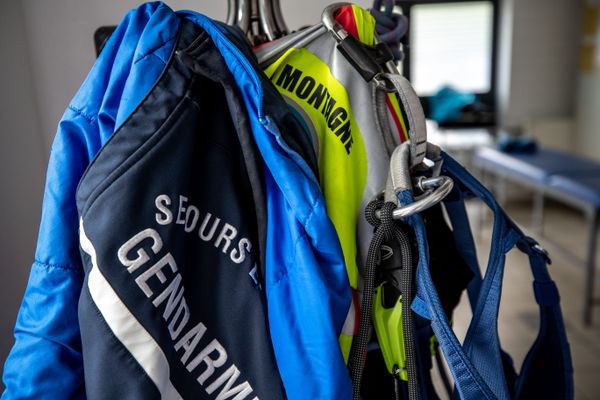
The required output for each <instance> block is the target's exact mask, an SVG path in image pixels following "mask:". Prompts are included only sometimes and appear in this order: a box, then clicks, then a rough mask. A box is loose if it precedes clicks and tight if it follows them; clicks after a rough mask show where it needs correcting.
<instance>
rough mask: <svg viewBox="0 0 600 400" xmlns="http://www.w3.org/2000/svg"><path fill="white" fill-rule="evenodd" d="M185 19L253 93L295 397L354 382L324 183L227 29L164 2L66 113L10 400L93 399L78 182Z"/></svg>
mask: <svg viewBox="0 0 600 400" xmlns="http://www.w3.org/2000/svg"><path fill="white" fill-rule="evenodd" d="M180 17H184V18H187V19H188V20H191V21H192V22H194V23H196V24H198V25H200V26H202V27H203V28H204V29H205V30H206V32H207V33H208V34H209V35H210V36H211V38H212V40H213V42H214V43H215V45H216V47H217V48H218V49H219V51H220V52H221V54H222V56H223V58H224V60H225V62H226V64H227V66H228V67H229V69H230V71H231V72H232V74H233V76H234V77H235V80H236V83H237V86H238V88H239V89H240V91H241V92H242V95H243V98H244V101H245V105H246V109H247V112H248V115H249V118H250V124H251V127H252V131H253V135H254V140H255V142H256V144H257V147H258V149H259V152H260V153H261V155H262V158H263V161H264V164H265V182H266V189H267V190H266V200H267V218H268V228H267V242H266V267H265V268H266V272H265V274H266V276H265V289H266V294H267V303H268V317H269V324H270V330H271V336H272V341H273V348H274V350H275V356H276V360H277V364H278V367H279V370H280V374H281V377H282V380H283V382H284V386H285V389H286V392H287V395H288V397H289V398H303V399H306V398H311V399H344V398H349V397H350V396H351V384H350V379H349V376H348V372H347V369H346V367H345V365H344V361H343V358H342V354H341V352H340V350H339V346H338V342H337V338H338V335H339V333H340V331H341V328H342V325H343V322H344V318H345V316H346V313H347V309H348V307H349V304H350V287H349V284H348V280H347V276H346V272H345V267H344V261H343V254H342V251H341V248H340V244H339V240H338V238H337V235H336V232H335V229H334V227H333V225H332V223H331V221H330V220H329V218H328V217H327V214H326V209H325V203H324V200H323V197H322V194H321V192H320V189H319V185H318V181H317V179H316V178H315V176H314V174H313V172H312V171H311V169H310V168H309V167H308V165H307V163H306V162H305V161H304V160H303V159H302V158H301V157H300V156H299V155H298V153H296V152H295V151H293V150H292V149H291V148H290V147H289V146H288V144H286V142H285V141H284V140H283V138H282V135H281V133H280V132H279V128H278V126H277V125H275V123H274V122H273V118H271V117H270V115H269V114H268V110H269V104H268V100H265V98H266V97H268V95H272V93H273V89H272V88H271V87H270V86H268V81H267V80H266V77H264V75H262V73H261V72H259V71H256V66H255V64H254V62H251V61H250V60H248V58H247V57H246V56H245V55H244V54H243V53H242V52H241V51H240V50H239V49H238V47H237V46H236V45H235V44H234V42H233V39H231V35H230V34H229V32H228V30H227V29H226V28H225V27H224V26H222V25H220V24H218V23H215V22H214V21H211V20H210V19H208V18H206V17H204V16H202V15H199V14H197V13H194V12H189V11H188V12H178V13H174V12H173V11H172V10H171V9H170V8H168V7H167V6H165V5H164V4H162V3H149V4H145V5H143V6H141V7H139V8H138V9H136V10H133V11H132V12H130V13H129V14H127V16H126V17H125V18H124V20H123V21H122V22H121V24H120V25H119V26H118V28H117V30H116V31H115V32H114V34H113V35H112V36H111V39H110V40H109V42H108V43H107V45H106V47H105V48H104V50H103V51H102V53H101V55H100V57H99V58H98V60H97V62H96V63H95V64H94V66H93V68H92V70H91V71H90V73H89V75H88V77H87V78H86V80H85V82H84V83H83V85H82V86H81V88H80V89H79V91H78V92H77V94H76V95H75V97H74V99H73V100H72V101H71V103H70V105H69V107H68V109H67V110H66V112H65V114H64V115H63V117H62V119H61V121H60V123H59V126H58V131H57V134H56V138H55V140H54V143H53V145H52V151H51V156H50V162H49V166H48V173H47V181H46V189H45V194H44V205H43V211H42V221H41V224H40V232H39V238H38V244H37V249H36V254H35V261H34V263H33V267H32V270H31V275H30V279H29V282H28V285H27V289H26V292H25V296H24V299H23V303H22V306H21V309H20V311H19V314H18V318H17V323H16V326H15V331H14V332H15V339H16V342H15V345H14V347H13V349H12V350H11V353H10V355H9V357H8V359H7V361H6V364H5V368H4V376H3V380H4V384H5V385H6V391H5V392H4V394H3V396H2V398H3V399H13V398H35V399H39V398H50V399H52V398H61V399H63V398H83V397H85V382H84V375H83V362H82V348H81V347H82V345H81V338H80V329H79V322H78V316H77V303H78V301H79V296H80V293H81V288H82V285H83V277H84V274H83V270H82V262H81V256H80V251H79V239H78V226H79V223H78V212H77V208H76V202H75V192H76V189H77V185H78V183H79V181H80V179H81V177H82V175H83V173H84V171H85V169H86V167H87V166H88V165H89V164H90V162H91V160H92V159H93V158H94V156H95V155H96V153H97V152H98V151H99V150H100V148H101V147H102V146H103V145H104V144H105V143H106V141H107V140H108V139H109V138H110V137H111V135H112V133H113V132H115V130H116V129H117V128H118V127H119V126H120V125H121V124H122V123H123V122H124V121H125V119H126V118H127V117H128V116H129V115H130V114H131V113H132V111H133V110H134V108H135V107H136V106H137V105H138V104H139V103H140V101H141V100H142V99H143V97H144V96H145V95H146V94H147V93H148V92H149V90H150V89H151V88H152V86H153V84H154V82H155V81H156V80H157V78H158V76H159V75H160V73H161V71H162V70H163V68H164V67H165V65H166V62H167V60H168V58H169V56H170V54H171V51H172V49H173V46H174V43H175V39H176V36H177V31H178V26H179V21H180Z"/></svg>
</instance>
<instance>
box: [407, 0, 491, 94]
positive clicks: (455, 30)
mask: <svg viewBox="0 0 600 400" xmlns="http://www.w3.org/2000/svg"><path fill="white" fill-rule="evenodd" d="M492 29H493V6H492V3H491V1H474V2H456V3H438V4H420V5H415V6H413V7H412V9H411V21H410V41H411V54H410V75H411V81H412V83H413V85H414V87H415V89H416V91H417V93H418V94H419V95H420V96H429V95H432V94H434V93H435V92H437V91H438V90H439V89H440V88H441V87H442V86H444V85H449V86H452V87H453V88H455V89H458V90H460V91H466V92H475V93H485V92H488V91H489V90H490V84H491V74H492V34H493V32H492Z"/></svg>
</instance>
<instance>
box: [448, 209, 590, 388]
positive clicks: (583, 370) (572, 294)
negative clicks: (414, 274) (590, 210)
mask: <svg viewBox="0 0 600 400" xmlns="http://www.w3.org/2000/svg"><path fill="white" fill-rule="evenodd" d="M505 208H506V210H507V212H508V214H509V215H510V216H511V217H512V218H513V219H514V220H515V221H516V222H517V223H518V224H519V225H520V226H523V227H525V228H526V227H527V226H528V225H529V224H530V215H531V214H530V213H531V207H530V204H529V203H527V202H514V201H513V202H511V203H508V204H506V207H505ZM478 212H480V207H478V206H476V205H473V204H471V205H469V213H470V214H471V215H472V216H473V217H475V216H476V214H477V213H478ZM545 216H546V221H545V229H544V233H545V236H547V237H548V238H550V239H552V240H553V241H555V242H560V243H562V244H563V245H564V246H566V247H567V248H568V249H569V251H571V252H573V253H574V254H579V255H583V254H585V253H584V249H585V243H586V242H585V235H586V234H585V225H584V222H583V218H582V217H581V215H579V214H578V213H577V212H576V211H574V210H570V209H567V208H564V207H563V206H561V205H559V204H553V203H551V204H549V205H547V206H546V210H545ZM472 220H475V218H472ZM489 225H490V219H489V218H488V219H487V222H486V223H484V224H483V225H482V229H481V230H480V231H479V233H478V234H476V235H475V236H476V240H477V243H478V246H479V248H478V252H479V257H480V261H481V263H482V265H485V264H484V261H486V260H487V252H488V249H489V241H490V229H489ZM534 236H536V238H538V239H539V241H540V243H541V244H542V245H543V246H545V247H547V249H548V250H549V251H550V255H551V257H552V260H553V263H552V265H551V266H550V273H551V275H552V277H553V279H554V280H555V281H556V283H557V285H558V287H559V290H560V293H561V304H562V310H563V314H564V319H565V324H566V327H567V334H568V339H569V342H570V344H571V352H572V357H573V367H574V371H575V398H576V399H578V400H597V399H600V306H598V307H596V308H595V310H594V316H593V325H592V327H586V326H584V325H583V323H582V300H583V268H582V267H581V265H578V264H577V263H575V262H573V260H572V259H569V258H568V257H566V256H564V255H562V254H561V253H560V252H558V251H556V249H555V248H553V247H552V246H551V245H549V244H548V242H547V241H546V242H545V241H544V239H543V238H539V235H534ZM598 259H599V263H600V257H598ZM597 275H600V274H597ZM596 297H600V284H598V281H597V282H596ZM469 319H470V309H469V305H468V302H467V301H466V298H463V301H462V302H461V305H460V306H459V308H458V309H457V310H456V312H455V316H454V323H455V330H456V332H457V335H458V337H459V338H461V337H462V336H464V332H466V328H467V324H468V322H469ZM537 320H538V312H537V306H536V303H535V301H534V298H533V291H532V287H531V272H530V269H529V263H528V260H527V258H526V257H525V256H524V255H522V254H521V253H520V252H518V251H513V252H511V253H509V255H508V257H507V263H506V269H505V277H504V288H503V294H502V302H501V305H500V320H499V332H500V339H501V341H502V346H503V347H504V348H505V349H506V350H507V351H508V352H509V353H510V354H511V355H512V356H513V359H514V361H515V365H516V366H517V368H518V366H520V365H521V363H522V361H523V359H524V357H525V355H526V352H527V350H528V349H529V346H530V345H531V343H532V342H533V340H534V338H535V336H536V334H537V329H538V321H537ZM461 335H462V336H461ZM548 368H552V366H548Z"/></svg>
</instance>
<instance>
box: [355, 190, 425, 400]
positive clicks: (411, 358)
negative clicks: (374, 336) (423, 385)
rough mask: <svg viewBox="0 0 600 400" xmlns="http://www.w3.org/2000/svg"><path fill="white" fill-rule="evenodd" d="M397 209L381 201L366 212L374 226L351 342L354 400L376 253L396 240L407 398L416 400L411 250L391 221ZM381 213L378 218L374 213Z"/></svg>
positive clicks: (366, 335) (368, 323) (366, 332)
mask: <svg viewBox="0 0 600 400" xmlns="http://www.w3.org/2000/svg"><path fill="white" fill-rule="evenodd" d="M395 208H396V205H395V204H394V203H390V202H388V203H384V202H383V201H380V200H374V201H372V202H370V203H369V204H368V205H367V207H366V209H365V217H366V219H367V222H368V223H369V224H371V225H372V226H374V227H375V233H374V234H373V239H372V240H371V243H370V244H369V251H368V253H367V265H366V270H365V276H364V285H363V297H362V302H361V315H360V322H359V328H358V336H357V337H356V338H355V339H354V341H353V343H352V351H351V354H350V375H351V377H352V387H353V390H354V392H353V397H352V398H353V400H359V399H360V383H361V380H362V375H363V369H364V363H365V354H366V349H367V342H368V340H369V331H370V327H371V312H372V309H373V288H374V284H375V273H376V268H377V264H378V259H379V254H380V250H381V245H382V244H383V241H384V240H386V241H388V242H391V241H392V240H396V241H397V242H398V243H399V244H400V247H401V254H402V268H401V277H400V282H399V284H400V291H401V292H402V297H403V300H402V326H403V330H404V347H405V351H406V367H407V372H408V378H409V379H408V388H409V398H410V399H411V400H418V398H419V392H418V381H417V368H416V356H415V347H414V341H413V327H412V317H411V310H410V303H411V301H412V256H411V253H412V249H411V246H410V241H409V239H408V236H407V235H406V233H405V232H404V231H403V230H402V229H401V228H400V226H398V225H397V224H396V223H395V222H394V218H393V214H392V212H393V211H394V209H395ZM377 211H379V212H380V217H379V218H377V216H376V212H377Z"/></svg>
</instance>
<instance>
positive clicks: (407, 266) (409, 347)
mask: <svg viewBox="0 0 600 400" xmlns="http://www.w3.org/2000/svg"><path fill="white" fill-rule="evenodd" d="M394 227H395V229H394V234H395V237H396V241H397V242H398V243H399V244H400V251H401V254H402V268H401V269H400V292H401V293H402V329H403V330H404V351H405V353H406V369H407V372H408V398H409V399H410V400H418V399H419V382H418V380H417V356H416V351H415V342H414V332H413V319H412V311H411V309H410V304H411V303H412V300H413V285H412V283H413V260H412V248H411V245H410V241H409V239H408V235H407V234H406V232H404V230H403V229H401V228H400V227H399V226H398V225H396V224H395V225H394Z"/></svg>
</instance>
